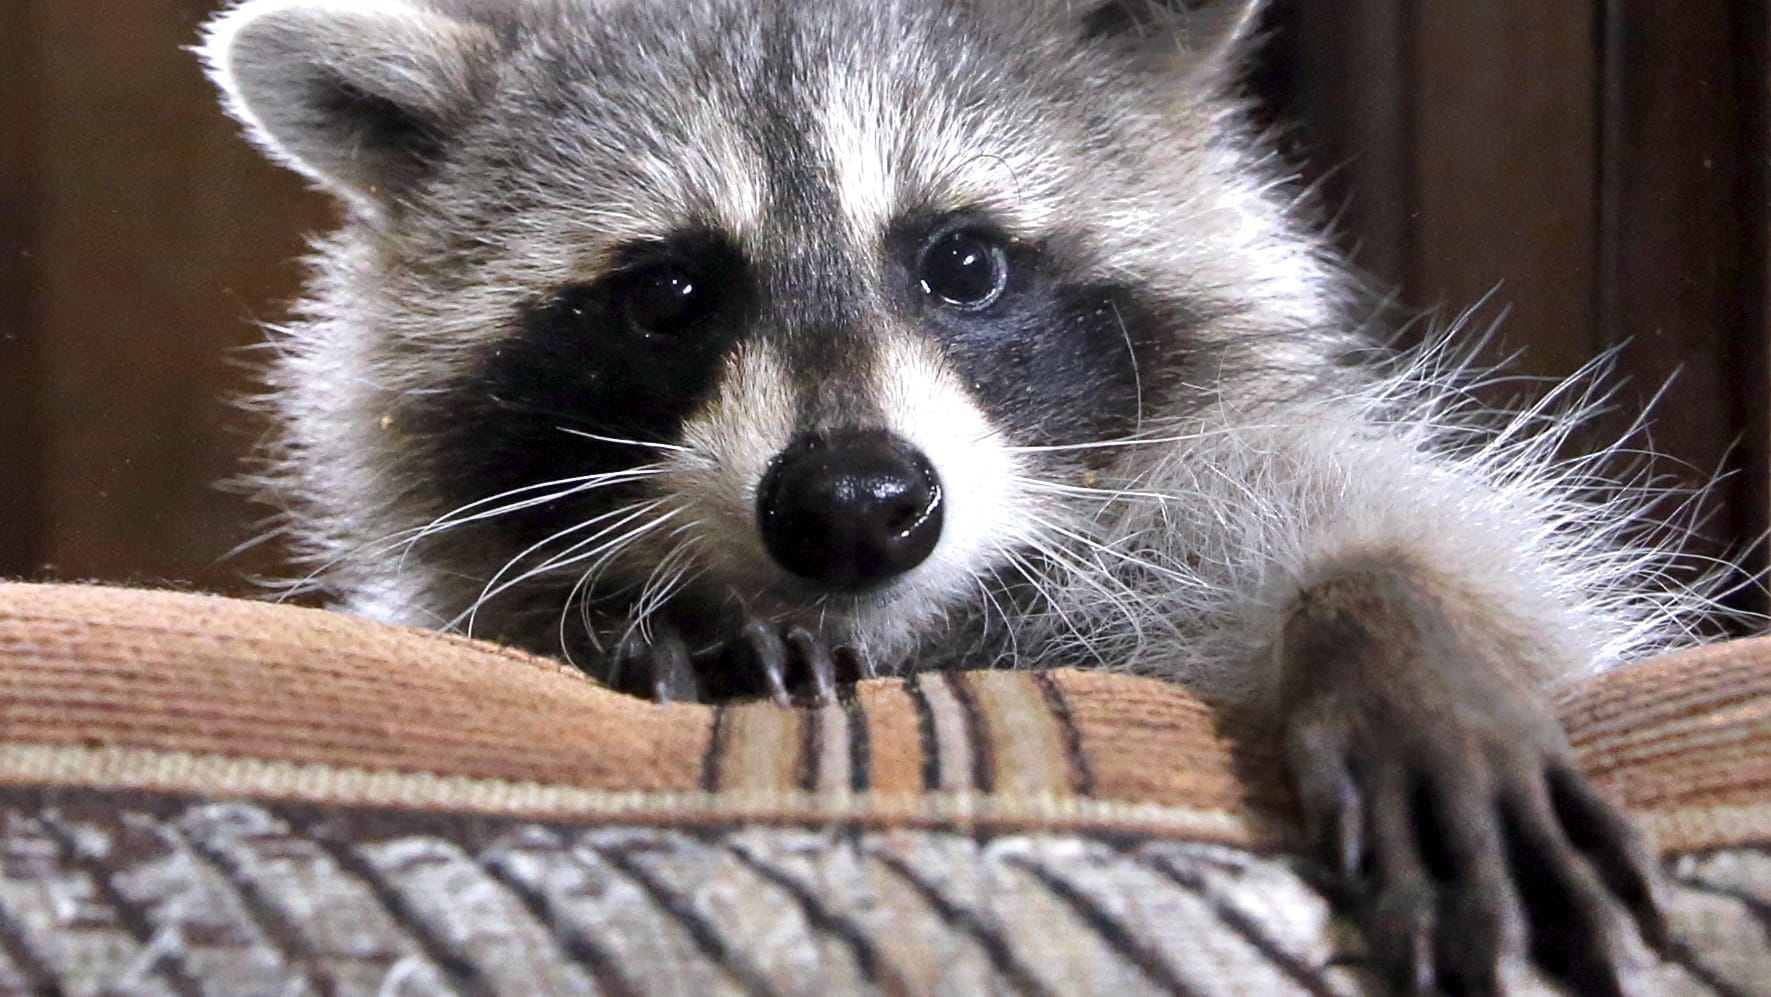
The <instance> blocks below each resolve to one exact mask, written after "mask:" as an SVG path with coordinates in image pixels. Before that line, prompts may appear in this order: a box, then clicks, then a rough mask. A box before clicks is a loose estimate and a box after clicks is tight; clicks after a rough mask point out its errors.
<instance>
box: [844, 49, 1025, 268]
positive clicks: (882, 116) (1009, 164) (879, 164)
mask: <svg viewBox="0 0 1771 997" xmlns="http://www.w3.org/2000/svg"><path fill="white" fill-rule="evenodd" d="M820 130H821V136H820V137H821V139H822V141H823V143H824V144H825V146H826V147H827V149H828V154H829V159H830V162H831V164H832V169H833V171H834V174H835V181H836V192H837V197H838V200H839V201H840V203H841V205H842V211H843V215H844V220H845V221H847V222H848V224H849V227H850V229H851V231H852V232H854V233H855V234H856V236H857V237H858V239H859V240H861V241H862V242H863V244H865V243H867V242H870V241H871V240H872V239H873V238H875V237H876V236H877V235H878V233H880V232H882V231H885V230H886V229H887V228H888V227H889V226H890V225H891V224H892V222H893V221H894V220H896V219H897V218H898V217H899V216H901V215H902V214H904V213H905V212H906V211H908V210H911V209H916V210H922V211H929V210H931V209H932V210H934V211H936V212H942V211H956V210H960V209H977V210H983V211H987V212H989V213H990V214H992V215H993V216H995V217H996V218H997V219H998V220H999V221H1000V222H1001V223H1002V224H1004V225H1005V226H1007V227H1009V228H1011V229H1013V230H1015V231H1016V232H1017V233H1019V234H1022V235H1028V236H1033V235H1037V234H1039V233H1042V232H1044V231H1045V230H1047V229H1048V228H1049V227H1050V226H1051V224H1052V221H1053V219H1054V216H1055V215H1056V210H1057V204H1058V197H1057V192H1056V186H1055V184H1054V183H1052V182H1049V181H1048V180H1047V179H1046V178H1053V179H1055V178H1056V176H1057V175H1058V173H1057V170H1056V169H1055V166H1056V164H1054V163H1052V162H1050V157H1049V156H1048V155H1046V154H1043V153H1040V152H1038V151H1036V150H1035V149H1034V147H1033V146H1032V145H1031V144H1028V143H1024V142H1020V141H1017V140H1016V138H1015V137H1014V135H1015V133H1014V130H1013V129H1011V128H1010V127H1008V124H1007V122H1004V121H1000V120H998V119H997V118H996V116H994V115H992V114H990V113H988V112H985V111H978V112H976V113H975V114H971V115H968V116H965V117H961V116H959V115H958V114H956V113H955V112H953V111H952V110H951V109H946V110H935V109H934V108H933V103H932V102H930V106H928V107H924V108H916V109H911V108H910V107H909V105H908V104H907V102H905V101H904V100H903V96H902V94H901V93H898V92H897V89H895V85H894V84H893V82H892V81H889V80H885V79H882V78H880V77H879V76H878V75H876V74H874V73H869V72H866V71H863V70H858V69H856V67H852V66H842V67H833V68H832V70H831V72H830V74H829V76H828V78H827V79H826V81H825V85H824V107H823V117H822V120H821V121H820Z"/></svg>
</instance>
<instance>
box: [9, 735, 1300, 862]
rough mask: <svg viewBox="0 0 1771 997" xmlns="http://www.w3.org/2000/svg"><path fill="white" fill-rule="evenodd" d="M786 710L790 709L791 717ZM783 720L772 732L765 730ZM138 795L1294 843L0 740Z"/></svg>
mask: <svg viewBox="0 0 1771 997" xmlns="http://www.w3.org/2000/svg"><path fill="white" fill-rule="evenodd" d="M792 715H793V714H791V713H784V714H783V716H792ZM784 729H786V725H782V726H779V727H777V728H773V729H772V731H771V732H770V733H764V734H762V735H761V736H763V737H768V736H771V735H772V734H779V732H780V731H781V730H784ZM8 786H13V787H21V788H28V787H41V786H53V787H57V788H61V789H95V790H124V789H126V790H140V791H150V792H156V793H170V794H183V795H191V796H199V797H227V798H233V799H257V800H266V801H277V802H300V803H311V804H321V805H342V806H370V807H387V808H393V809H400V810H420V811H428V812H436V813H441V812H448V813H456V814H460V813H478V814H488V815H504V816H517V817H525V818H529V819H579V818H604V819H612V820H620V821H623V822H628V823H634V824H648V825H651V824H669V823H677V824H681V823H694V824H717V825H724V824H748V823H780V824H827V823H833V822H835V823H852V824H863V825H877V826H905V827H978V828H986V829H987V828H1000V827H1042V828H1048V829H1059V830H1088V831H1097V832H1106V833H1114V832H1136V833H1150V834H1164V835H1178V836H1182V837H1187V838H1191V839H1195V840H1200V841H1216V842H1220V843H1224V844H1233V845H1237V846H1241V847H1249V848H1257V849H1262V850H1274V849H1281V848H1283V847H1284V846H1285V843H1286V840H1287V835H1288V833H1289V832H1288V829H1287V825H1286V824H1285V823H1284V822H1282V821H1278V820H1269V819H1265V818H1262V817H1260V816H1258V815H1249V814H1240V813H1234V812H1231V811H1226V810H1213V809H1206V808H1189V807H1177V806H1163V805H1158V804H1153V803H1124V802H1118V801H1111V800H1094V799H1085V798H1081V797H1074V796H1063V797H1060V796H1057V795H1053V794H1041V795H1035V796H1009V795H999V794H987V793H978V792H972V791H962V792H932V793H923V792H914V793H882V792H877V791H875V792H870V793H853V792H848V791H846V790H845V791H842V792H832V793H807V792H805V791H804V790H802V789H801V788H799V787H798V786H797V785H794V784H792V780H790V779H789V780H783V782H782V783H781V784H779V785H775V786H768V785H764V784H762V782H761V781H760V780H746V781H745V783H744V785H742V786H725V787H722V788H721V789H719V790H718V791H717V792H701V791H690V792H671V791H626V792H619V791H610V790H600V789H586V788H582V787H576V786H564V785H548V784H542V783H534V782H513V781H508V780H502V779H476V778H469V777H464V776H439V775H434V774H431V773H425V772H392V771H386V770H367V769H351V768H341V767H337V766H331V765H321V764H295V763H290V762H275V761H264V760H259V759H250V758H229V757H224V756H216V755H198V754H191V753H188V752H176V751H152V750H145V749H132V748H80V747H62V746H52V745H21V744H4V745H0V789H4V788H5V787H8Z"/></svg>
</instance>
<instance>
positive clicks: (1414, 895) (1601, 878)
mask: <svg viewBox="0 0 1771 997" xmlns="http://www.w3.org/2000/svg"><path fill="white" fill-rule="evenodd" d="M1443 719H1444V721H1445V722H1442V723H1431V724H1423V725H1421V726H1420V727H1419V728H1417V729H1414V730H1408V729H1404V728H1402V727H1382V726H1370V725H1365V724H1361V723H1359V722H1357V721H1354V722H1347V718H1346V716H1345V714H1344V713H1343V714H1340V715H1337V714H1336V713H1334V712H1324V713H1322V714H1319V715H1318V716H1317V718H1316V719H1315V720H1314V721H1306V722H1302V723H1297V724H1295V725H1294V726H1293V727H1292V728H1291V730H1290V731H1289V733H1288V738H1287V749H1288V753H1289V755H1290V759H1291V763H1292V771H1293V776H1294V779H1295V782H1296V785H1297V788H1298V794H1299V799H1300V802H1301V804H1302V807H1303V811H1304V819H1305V834H1306V838H1307V840H1308V841H1309V842H1310V844H1311V846H1312V847H1313V849H1314V851H1315V852H1316V853H1317V854H1318V855H1319V856H1320V857H1321V858H1322V860H1323V861H1325V862H1327V863H1328V864H1329V865H1330V867H1331V868H1332V869H1333V870H1334V871H1335V872H1336V873H1337V875H1338V879H1339V881H1340V884H1341V885H1342V886H1343V887H1345V888H1346V889H1347V891H1348V896H1347V897H1346V898H1345V899H1346V900H1347V901H1348V902H1349V904H1350V906H1351V908H1352V910H1353V912H1354V913H1355V916H1356V918H1357V920H1359V921H1360V922H1361V925H1362V927H1363V929H1364V934H1365V937H1366V938H1367V939H1368V942H1369V944H1370V946H1371V951H1372V955H1373V957H1374V958H1375V959H1376V961H1377V963H1378V964H1379V966H1380V968H1381V969H1382V970H1383V971H1384V972H1385V973H1386V974H1387V975H1389V976H1390V977H1391V979H1392V980H1393V981H1394V982H1395V984H1396V985H1397V986H1398V987H1399V989H1401V990H1402V991H1403V992H1406V993H1420V992H1427V991H1434V990H1435V989H1442V990H1444V991H1447V992H1451V993H1464V994H1493V993H1497V992H1499V989H1500V988H1499V980H1498V968H1499V965H1500V963H1501V961H1502V959H1503V957H1505V956H1507V955H1509V954H1513V953H1520V952H1525V953H1528V954H1529V955H1530V957H1531V958H1532V959H1533V960H1534V961H1535V962H1536V963H1537V964H1538V965H1539V966H1540V967H1542V968H1543V969H1544V970H1545V971H1546V972H1548V973H1549V974H1550V975H1552V976H1554V977H1557V978H1559V979H1560V980H1562V981H1564V982H1565V983H1566V984H1568V985H1569V987H1570V988H1571V990H1572V991H1573V992H1575V993H1580V994H1600V995H1612V994H1619V995H1621V994H1622V993H1623V989H1622V981H1621V979H1620V976H1619V974H1620V967H1621V966H1623V965H1625V964H1627V963H1628V961H1629V953H1630V951H1631V939H1630V937H1629V936H1630V934H1631V933H1632V931H1631V928H1630V924H1631V922H1632V921H1633V922H1634V923H1635V925H1636V927H1637V929H1639V930H1640V932H1641V937H1642V938H1643V939H1644V940H1646V941H1648V942H1649V944H1651V945H1653V946H1654V947H1655V948H1657V949H1663V950H1664V948H1665V946H1666V944H1667V927H1666V924H1665V922H1664V921H1663V919H1662V916H1661V913H1660V907H1659V902H1658V894H1659V893H1660V890H1661V887H1660V871H1659V867H1658V864H1657V862H1656V860H1655V857H1654V855H1653V853H1652V851H1651V850H1650V849H1649V848H1648V846H1647V844H1646V843H1645V842H1644V840H1643V839H1642V838H1641V836H1640V835H1639V834H1638V833H1637V832H1636V831H1635V829H1634V828H1633V827H1632V826H1631V825H1630V823H1629V822H1628V821H1627V820H1625V819H1624V818H1623V816H1622V815H1620V814H1619V813H1618V812H1617V811H1616V810H1615V809H1613V808H1612V806H1611V805H1610V804H1609V803H1607V802H1606V801H1605V800H1604V799H1603V798H1601V797H1600V796H1599V795H1598V793H1597V792H1595V791H1594V790H1593V788H1592V787H1591V786H1590V785H1589V784H1588V783H1587V781H1586V780H1585V779H1584V778H1583V777H1582V776H1581V775H1580V774H1579V773H1578V772H1576V771H1575V770H1574V769H1573V768H1572V767H1571V766H1570V764H1569V761H1568V759H1567V758H1566V757H1565V754H1564V752H1563V751H1561V750H1557V749H1555V748H1550V749H1544V748H1540V747H1538V746H1536V745H1534V744H1532V743H1530V740H1529V739H1523V738H1522V739H1519V740H1509V739H1506V738H1503V737H1500V736H1498V735H1497V732H1496V731H1495V730H1492V729H1488V730H1484V729H1481V728H1479V727H1472V726H1469V725H1465V724H1461V723H1459V722H1457V720H1456V719H1454V718H1453V717H1452V716H1448V717H1445V718H1443Z"/></svg>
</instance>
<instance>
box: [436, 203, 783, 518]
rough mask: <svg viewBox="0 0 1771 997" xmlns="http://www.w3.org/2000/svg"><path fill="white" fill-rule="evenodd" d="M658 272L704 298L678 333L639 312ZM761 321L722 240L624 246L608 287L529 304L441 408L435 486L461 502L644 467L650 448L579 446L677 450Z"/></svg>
mask: <svg viewBox="0 0 1771 997" xmlns="http://www.w3.org/2000/svg"><path fill="white" fill-rule="evenodd" d="M663 267H670V268H675V269H678V270H680V271H681V272H682V273H684V274H687V275H690V276H691V277H692V278H693V281H694V286H695V293H696V294H697V295H698V296H699V298H700V300H698V301H696V302H695V303H694V304H693V305H692V306H691V309H692V310H691V312H690V313H689V314H688V315H687V316H686V321H682V322H680V323H679V324H677V325H675V326H673V327H671V328H655V327H651V326H649V325H648V323H647V322H646V321H644V320H643V318H642V317H641V316H639V315H638V314H636V311H635V309H636V307H643V302H642V300H641V299H646V298H648V297H650V296H652V295H655V293H656V289H652V288H648V287H647V286H645V282H646V281H647V280H648V279H649V278H650V275H652V274H654V273H656V272H657V271H658V270H659V268H663ZM755 310H756V296H755V293H754V279H753V277H752V274H751V268H750V266H749V264H748V263H747V262H746V260H745V259H744V257H743V255H742V254H741V253H739V252H738V250H737V248H736V247H735V246H733V245H732V244H731V243H730V242H729V241H728V240H725V239H723V238H722V237H720V236H718V235H716V234H713V233H709V232H690V233H685V234H682V235H680V236H678V237H676V238H674V239H671V240H668V241H665V242H661V243H658V244H655V245H644V246H635V247H630V248H629V250H628V251H626V252H625V253H623V254H622V255H621V256H620V258H619V259H618V260H617V262H616V264H615V265H614V266H613V267H612V268H611V269H610V271H609V272H608V273H607V274H605V275H604V276H602V277H601V278H599V279H597V280H595V281H592V282H590V283H585V284H574V285H570V286H567V287H564V288H561V289H560V290H559V291H558V292H556V293H555V294H554V295H553V296H551V297H550V298H548V299H546V300H544V301H539V302H536V303H534V304H533V305H531V306H530V307H529V308H528V309H527V310H526V311H525V312H524V313H523V314H522V315H520V316H518V317H517V320H516V329H515V330H514V332H513V334H512V335H511V336H509V337H508V338H506V339H503V340H501V341H499V342H497V343H496V344H494V345H492V346H490V347H489V348H488V349H487V350H486V351H485V352H484V354H483V356H482V358H481V361H480V363H479V364H478V366H477V368H476V369H475V370H473V372H472V373H471V374H470V375H469V376H467V377H466V378H464V379H463V380H462V381H461V382H460V383H459V384H457V385H456V386H454V387H453V388H452V389H451V390H450V391H449V392H448V393H447V395H446V397H444V398H442V399H439V400H438V401H437V402H436V403H434V405H433V406H432V412H431V418H432V420H434V422H435V423H436V426H437V430H438V434H437V438H438V439H439V440H440V441H442V445H441V446H439V447H437V448H436V449H435V451H434V455H435V456H434V459H435V460H437V461H438V462H439V463H440V464H442V465H444V466H443V467H441V468H440V471H439V475H438V479H439V480H445V481H449V482H451V488H452V490H453V494H452V495H451V497H452V498H454V499H457V500H458V501H460V502H463V503H465V502H472V501H476V500H478V499H481V498H484V497H485V496H487V495H493V494H498V493H500V492H503V491H507V490H509V489H513V488H522V487H525V486H529V485H534V484H536V483H539V482H543V481H551V480H555V479H558V478H563V477H568V476H575V475H585V474H598V473H606V472H611V471H618V470H621V469H623V468H626V467H631V466H633V465H635V464H639V463H643V462H644V461H646V460H647V459H648V458H649V456H650V454H649V453H648V451H647V450H645V449H644V448H642V447H635V446H627V445H622V444H618V443H609V442H604V441H600V440H594V439H590V438H588V437H586V436H583V435H578V434H591V435H593V436H602V437H612V438H618V439H624V440H634V441H638V442H642V443H668V442H671V441H673V440H675V439H676V438H677V436H678V434H679V432H680V429H681V426H682V423H683V420H685V419H687V418H688V417H689V415H690V414H691V413H692V412H694V411H695V409H696V408H698V407H699V406H701V405H702V404H704V403H705V402H706V400H707V398H708V397H709V396H710V394H711V393H712V392H713V390H714V388H715V387H716V381H717V377H718V374H719V371H720V369H721V365H722V362H723V360H724V358H725V356H726V354H727V353H729V352H730V351H731V348H732V347H733V345H734V344H735V343H736V342H737V341H738V339H739V337H740V336H741V335H742V333H743V330H744V329H745V328H746V327H747V326H748V325H749V324H750V323H751V322H752V321H753V317H754V313H755ZM575 511H576V510H565V512H568V513H570V512H575ZM559 514H560V513H559V512H557V511H556V512H555V513H552V514H550V515H552V516H558V515H559Z"/></svg>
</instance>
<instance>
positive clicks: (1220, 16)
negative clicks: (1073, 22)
mask: <svg viewBox="0 0 1771 997" xmlns="http://www.w3.org/2000/svg"><path fill="white" fill-rule="evenodd" d="M1061 2H1063V4H1064V6H1065V7H1066V9H1069V10H1075V9H1077V8H1078V7H1080V8H1082V9H1083V10H1085V11H1086V13H1085V14H1084V15H1083V21H1082V27H1083V31H1084V33H1085V34H1086V35H1087V36H1088V37H1089V38H1093V39H1101V40H1106V41H1109V42H1111V43H1113V44H1114V45H1116V46H1118V47H1120V48H1123V49H1125V50H1126V51H1127V52H1128V53H1129V54H1131V55H1133V56H1134V57H1136V58H1137V59H1138V60H1140V61H1142V62H1146V63H1148V64H1150V65H1151V66H1152V67H1153V68H1155V69H1158V70H1160V71H1164V72H1170V73H1177V74H1181V75H1185V76H1189V77H1198V78H1205V79H1211V80H1213V81H1216V80H1218V79H1221V78H1223V77H1226V76H1228V75H1229V74H1230V73H1232V72H1234V71H1235V70H1236V68H1237V65H1238V61H1239V57H1240V55H1241V54H1242V47H1243V46H1244V45H1245V44H1246V43H1247V42H1248V40H1249V38H1250V37H1251V36H1253V34H1254V33H1255V25H1256V23H1257V22H1258V21H1259V20H1260V12H1261V8H1262V7H1263V6H1264V0H1099V2H1097V3H1095V4H1093V5H1089V4H1077V3H1075V2H1074V0H1061Z"/></svg>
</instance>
